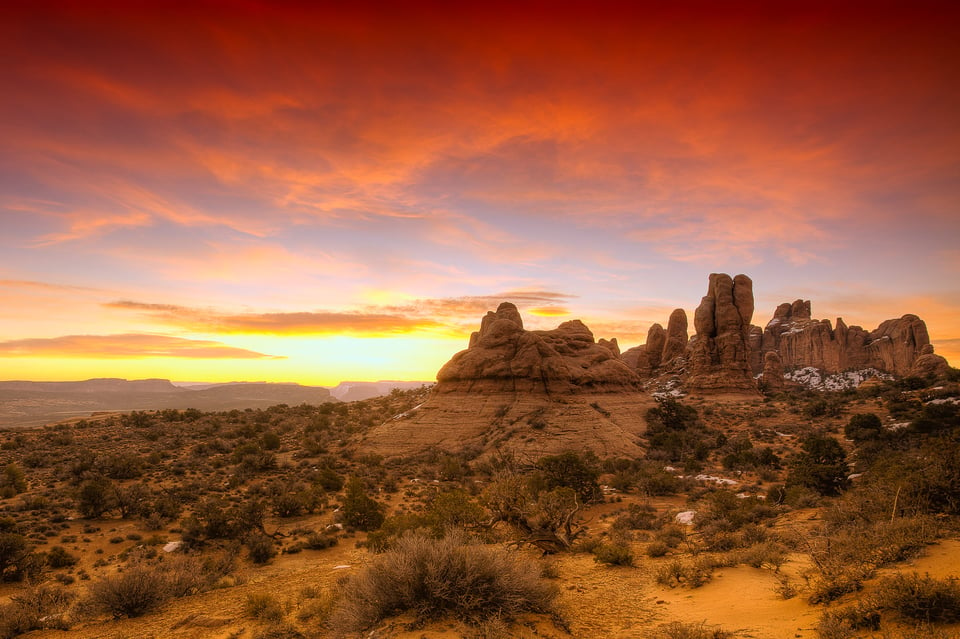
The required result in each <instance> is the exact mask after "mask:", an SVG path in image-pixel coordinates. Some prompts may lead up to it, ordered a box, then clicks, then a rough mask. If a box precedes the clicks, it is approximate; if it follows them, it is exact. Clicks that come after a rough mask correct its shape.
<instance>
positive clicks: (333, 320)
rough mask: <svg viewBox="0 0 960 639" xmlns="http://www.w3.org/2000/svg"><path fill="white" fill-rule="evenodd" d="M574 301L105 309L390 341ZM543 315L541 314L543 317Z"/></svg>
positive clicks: (559, 310) (246, 328)
mask: <svg viewBox="0 0 960 639" xmlns="http://www.w3.org/2000/svg"><path fill="white" fill-rule="evenodd" d="M572 298H573V296H572V295H569V294H566V293H558V292H554V291H544V290H509V291H503V292H501V293H496V294H491V295H474V296H464V297H453V298H426V299H415V300H411V301H409V302H405V303H402V304H382V305H367V306H365V307H364V308H362V309H360V310H353V311H330V310H314V311H299V312H276V313H230V312H223V311H217V310H215V309H205V308H198V307H188V306H181V305H177V304H158V303H148V302H138V301H133V300H117V301H113V302H107V303H105V304H103V306H104V307H105V308H109V309H116V310H123V311H135V312H138V313H140V314H142V315H143V316H144V317H146V318H147V319H149V320H151V321H154V322H157V323H158V324H161V325H165V326H172V327H177V328H180V329H186V330H190V331H195V332H200V333H211V334H232V333H236V334H240V333H246V334H264V335H351V336H364V335H365V336H384V335H403V334H409V333H419V332H425V333H446V334H453V335H462V334H463V333H464V332H466V331H468V330H472V328H471V327H474V326H475V325H476V324H477V323H478V321H479V319H480V317H482V315H483V314H484V313H486V312H487V311H491V310H494V309H496V307H497V306H498V305H499V304H500V303H501V302H504V301H509V302H513V303H515V304H517V305H518V306H519V307H520V308H521V309H526V310H527V312H530V313H532V314H535V315H543V316H559V315H565V314H567V313H568V311H567V310H566V309H565V308H564V307H562V306H560V304H563V303H565V302H567V301H569V300H571V299H572ZM538 311H539V312H538Z"/></svg>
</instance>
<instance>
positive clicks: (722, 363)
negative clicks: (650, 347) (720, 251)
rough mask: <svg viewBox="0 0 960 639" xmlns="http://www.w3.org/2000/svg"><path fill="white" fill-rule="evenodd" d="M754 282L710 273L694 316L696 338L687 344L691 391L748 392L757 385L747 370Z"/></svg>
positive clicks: (748, 369)
mask: <svg viewBox="0 0 960 639" xmlns="http://www.w3.org/2000/svg"><path fill="white" fill-rule="evenodd" d="M752 318H753V282H752V281H751V280H750V278H749V277H747V276H746V275H737V276H736V277H734V278H731V277H730V276H729V275H727V274H726V273H713V274H711V275H710V282H709V285H708V287H707V294H706V295H705V296H704V297H703V299H702V300H701V301H700V306H698V307H697V310H696V313H694V318H693V325H694V329H695V330H696V335H695V336H694V338H693V339H692V340H691V341H690V349H691V353H690V377H689V379H688V380H687V385H688V386H689V387H690V388H694V389H698V390H707V391H750V390H755V388H756V385H755V383H754V380H753V374H752V370H751V367H750V347H749V338H750V320H751V319H752Z"/></svg>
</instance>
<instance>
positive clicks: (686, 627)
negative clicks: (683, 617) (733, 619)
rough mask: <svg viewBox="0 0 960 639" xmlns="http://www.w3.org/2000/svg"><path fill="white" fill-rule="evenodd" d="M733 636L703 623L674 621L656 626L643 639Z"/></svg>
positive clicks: (691, 638) (710, 638) (728, 638)
mask: <svg viewBox="0 0 960 639" xmlns="http://www.w3.org/2000/svg"><path fill="white" fill-rule="evenodd" d="M733 637H734V635H733V634H731V633H729V632H727V631H725V630H723V629H722V628H716V627H709V626H707V625H706V624H705V623H688V622H683V621H674V622H671V623H667V624H662V625H660V626H657V627H656V628H655V629H653V630H650V631H648V632H647V634H645V635H644V639H733Z"/></svg>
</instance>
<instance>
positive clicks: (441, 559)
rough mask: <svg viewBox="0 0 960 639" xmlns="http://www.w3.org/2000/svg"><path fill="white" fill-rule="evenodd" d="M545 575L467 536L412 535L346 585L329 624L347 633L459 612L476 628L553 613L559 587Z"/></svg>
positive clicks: (458, 614)
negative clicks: (406, 615) (399, 619)
mask: <svg viewBox="0 0 960 639" xmlns="http://www.w3.org/2000/svg"><path fill="white" fill-rule="evenodd" d="M539 572H540V571H539V569H538V567H537V565H536V564H534V563H527V562H524V561H523V560H522V559H521V558H520V557H519V556H517V555H516V554H514V553H511V552H508V551H507V550H505V549H503V548H489V547H485V546H482V545H480V544H477V543H474V542H471V541H470V540H469V539H468V538H467V537H466V535H465V534H463V533H460V532H451V533H449V534H447V535H446V536H445V537H443V538H442V539H431V538H430V537H428V536H426V535H424V534H422V533H418V532H413V533H407V534H405V535H403V536H402V537H400V539H398V540H397V542H396V543H395V545H394V546H393V548H392V549H390V550H388V551H387V552H385V553H383V554H382V555H380V556H378V557H376V558H375V559H374V560H373V562H372V563H371V564H370V565H369V566H368V567H367V568H365V569H364V570H363V571H361V572H359V573H357V574H355V575H352V576H350V577H348V578H347V579H346V580H345V581H344V582H343V583H342V584H341V586H340V591H339V593H338V597H337V601H336V603H335V605H334V608H333V611H332V612H331V614H330V618H329V622H328V623H329V625H330V627H331V629H332V630H333V631H334V632H336V633H340V634H345V633H349V632H357V631H361V630H365V629H367V628H370V627H372V626H374V625H375V624H376V623H377V622H379V621H381V620H382V619H384V618H386V617H388V616H390V615H393V614H397V613H400V612H404V611H413V612H415V613H416V614H417V615H418V616H421V617H432V616H437V615H443V614H451V615H454V616H455V617H457V618H459V619H461V620H463V621H465V622H467V623H473V624H477V623H480V622H482V621H484V620H489V619H493V618H498V617H499V618H505V619H509V618H511V617H514V616H516V615H518V614H521V613H526V612H534V613H550V612H552V611H553V602H554V599H555V598H556V595H557V588H556V586H554V585H552V584H549V583H546V582H544V581H542V580H541V578H540V574H539Z"/></svg>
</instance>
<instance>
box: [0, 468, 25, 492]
mask: <svg viewBox="0 0 960 639" xmlns="http://www.w3.org/2000/svg"><path fill="white" fill-rule="evenodd" d="M26 490H27V477H26V475H24V473H23V469H22V468H20V466H18V465H17V464H7V465H6V466H5V467H4V469H3V474H2V475H0V497H3V498H9V497H13V496H14V495H19V494H20V493H22V492H25V491H26Z"/></svg>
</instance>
